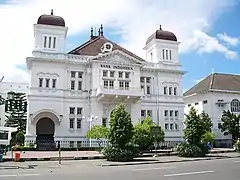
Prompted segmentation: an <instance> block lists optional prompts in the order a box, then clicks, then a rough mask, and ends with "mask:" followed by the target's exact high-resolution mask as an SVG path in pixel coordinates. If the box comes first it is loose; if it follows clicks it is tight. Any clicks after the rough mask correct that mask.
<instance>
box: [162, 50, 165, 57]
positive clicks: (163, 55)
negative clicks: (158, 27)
mask: <svg viewBox="0 0 240 180" xmlns="http://www.w3.org/2000/svg"><path fill="white" fill-rule="evenodd" d="M164 53H165V52H164V49H163V50H162V57H163V60H164V59H165V54H164Z"/></svg>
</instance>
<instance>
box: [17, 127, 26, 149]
mask: <svg viewBox="0 0 240 180" xmlns="http://www.w3.org/2000/svg"><path fill="white" fill-rule="evenodd" d="M24 142H25V136H24V134H23V132H21V131H19V132H18V133H17V134H16V138H15V143H16V144H18V145H20V146H23V145H24Z"/></svg>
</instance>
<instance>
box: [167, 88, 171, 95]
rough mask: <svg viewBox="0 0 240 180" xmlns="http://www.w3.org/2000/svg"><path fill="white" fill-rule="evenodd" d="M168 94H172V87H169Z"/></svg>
mask: <svg viewBox="0 0 240 180" xmlns="http://www.w3.org/2000/svg"><path fill="white" fill-rule="evenodd" d="M168 94H169V95H172V87H169V90H168Z"/></svg>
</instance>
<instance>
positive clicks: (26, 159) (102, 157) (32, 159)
mask: <svg viewBox="0 0 240 180" xmlns="http://www.w3.org/2000/svg"><path fill="white" fill-rule="evenodd" d="M96 159H105V157H104V156H83V157H74V156H70V157H61V161H70V160H96ZM58 160H59V158H58V157H45V158H20V162H24V161H58ZM10 161H13V160H12V158H3V162H10ZM0 169H1V167H0Z"/></svg>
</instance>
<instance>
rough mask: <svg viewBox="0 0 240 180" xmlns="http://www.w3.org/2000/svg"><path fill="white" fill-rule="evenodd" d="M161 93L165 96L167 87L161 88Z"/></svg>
mask: <svg viewBox="0 0 240 180" xmlns="http://www.w3.org/2000/svg"><path fill="white" fill-rule="evenodd" d="M163 93H164V94H165V95H166V94H167V87H164V88H163Z"/></svg>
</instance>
